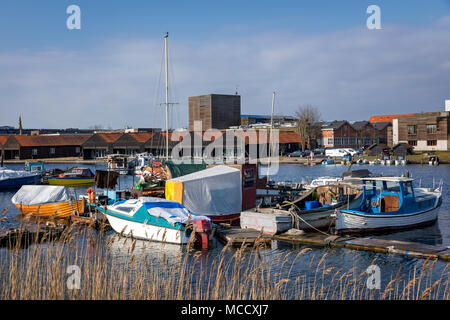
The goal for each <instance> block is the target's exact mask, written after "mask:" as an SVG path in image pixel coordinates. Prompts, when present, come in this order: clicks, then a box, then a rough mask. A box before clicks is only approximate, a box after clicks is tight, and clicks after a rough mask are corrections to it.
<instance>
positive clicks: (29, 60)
mask: <svg viewBox="0 0 450 320" xmlns="http://www.w3.org/2000/svg"><path fill="white" fill-rule="evenodd" d="M71 4H76V5H79V6H80V8H81V15H82V16H81V23H82V28H81V30H68V29H67V28H66V19H67V17H68V14H66V8H67V7H68V6H69V5H71ZM371 4H376V5H378V6H379V7H380V8H381V23H382V29H381V30H368V29H367V28H366V19H367V17H368V16H369V15H368V14H367V13H366V8H367V7H368V6H369V5H371ZM166 31H168V32H169V33H170V37H169V41H170V42H169V48H170V50H171V51H170V52H171V73H172V75H173V77H171V79H172V83H171V84H172V86H171V88H173V89H174V90H173V92H172V95H173V96H172V98H173V99H174V100H176V102H179V105H177V106H175V107H174V108H176V110H175V111H174V112H172V115H171V123H172V127H180V126H186V125H187V98H188V96H191V95H199V94H205V93H216V92H217V93H233V92H234V90H235V88H236V86H239V91H240V93H241V95H242V113H245V114H268V113H269V112H270V104H271V92H272V91H273V90H276V91H277V104H276V109H277V113H283V114H289V115H293V114H294V112H295V110H296V109H297V108H298V107H299V106H300V105H303V104H313V105H316V106H317V107H318V108H319V109H320V110H321V113H322V117H323V118H324V120H333V119H347V120H362V119H368V117H370V115H373V114H383V113H401V112H420V111H427V110H429V109H432V110H438V109H441V108H442V105H443V101H444V99H446V98H447V99H450V86H448V85H447V84H448V83H450V76H449V73H450V43H449V41H450V1H448V0H435V1H400V0H396V1H356V0H355V1H349V0H346V1H265V0H261V1H211V0H210V1H195V0H192V1H115V0H110V1H106V0H95V1H92V0H89V1H88V0H83V1H76V0H71V1H66V0H40V1H36V0H34V1H33V0H28V1H25V0H2V1H1V2H0V44H1V45H0V57H1V58H2V59H1V60H0V111H1V112H2V114H3V115H6V116H4V117H2V121H1V123H0V125H16V123H17V117H18V114H19V113H22V115H23V121H24V125H25V127H53V128H57V127H80V128H87V127H89V126H93V125H98V124H101V125H103V126H104V127H114V128H122V127H124V126H125V125H131V126H135V127H149V126H157V127H161V126H163V121H162V117H161V112H162V109H158V107H156V105H157V104H158V103H159V102H162V97H163V95H162V90H159V88H160V86H161V75H160V71H161V70H160V67H161V58H162V45H163V42H162V37H163V35H164V33H165V32H166ZM159 91H161V92H159ZM159 100H161V101H159ZM36 111H38V112H36ZM87 114H89V116H87ZM136 115H141V116H136Z"/></svg>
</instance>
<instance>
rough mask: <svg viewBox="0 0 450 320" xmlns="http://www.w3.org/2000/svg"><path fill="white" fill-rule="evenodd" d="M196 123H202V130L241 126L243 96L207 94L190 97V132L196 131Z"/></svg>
mask: <svg viewBox="0 0 450 320" xmlns="http://www.w3.org/2000/svg"><path fill="white" fill-rule="evenodd" d="M194 121H202V130H208V129H228V128H229V127H231V126H239V125H240V124H241V96H239V95H225V94H207V95H202V96H196V97H189V131H194Z"/></svg>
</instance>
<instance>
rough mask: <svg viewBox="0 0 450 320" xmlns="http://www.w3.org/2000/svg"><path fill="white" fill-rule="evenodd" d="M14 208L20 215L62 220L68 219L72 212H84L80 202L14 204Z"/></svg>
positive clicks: (82, 204)
mask: <svg viewBox="0 0 450 320" xmlns="http://www.w3.org/2000/svg"><path fill="white" fill-rule="evenodd" d="M15 206H16V207H17V209H18V210H19V211H20V213H22V214H24V215H32V216H35V217H46V218H62V219H64V218H69V217H70V216H72V214H73V212H83V210H84V202H83V201H82V200H78V201H65V202H55V203H46V204H41V205H30V206H27V205H22V204H16V205H15Z"/></svg>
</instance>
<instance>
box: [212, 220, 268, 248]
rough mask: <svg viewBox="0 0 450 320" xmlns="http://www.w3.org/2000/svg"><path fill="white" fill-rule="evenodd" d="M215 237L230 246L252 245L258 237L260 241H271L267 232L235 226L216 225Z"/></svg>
mask: <svg viewBox="0 0 450 320" xmlns="http://www.w3.org/2000/svg"><path fill="white" fill-rule="evenodd" d="M215 234H216V237H217V238H218V239H219V240H220V241H222V242H224V243H228V244H230V245H232V246H241V245H247V246H253V245H254V244H255V242H256V240H257V239H258V237H259V240H258V241H261V242H262V243H270V242H271V241H272V236H271V235H267V234H260V232H259V231H258V230H255V229H249V228H248V229H241V228H237V227H225V226H221V225H218V226H217V229H216V232H215Z"/></svg>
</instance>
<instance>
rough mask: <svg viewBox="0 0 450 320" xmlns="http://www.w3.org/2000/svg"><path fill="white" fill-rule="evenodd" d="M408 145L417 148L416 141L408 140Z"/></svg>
mask: <svg viewBox="0 0 450 320" xmlns="http://www.w3.org/2000/svg"><path fill="white" fill-rule="evenodd" d="M408 144H409V145H410V146H412V147H416V146H417V140H408Z"/></svg>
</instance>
